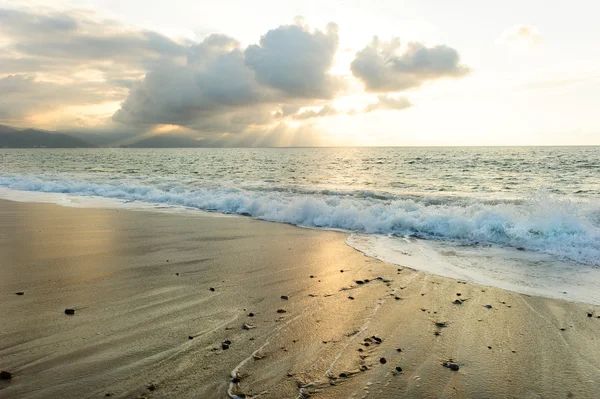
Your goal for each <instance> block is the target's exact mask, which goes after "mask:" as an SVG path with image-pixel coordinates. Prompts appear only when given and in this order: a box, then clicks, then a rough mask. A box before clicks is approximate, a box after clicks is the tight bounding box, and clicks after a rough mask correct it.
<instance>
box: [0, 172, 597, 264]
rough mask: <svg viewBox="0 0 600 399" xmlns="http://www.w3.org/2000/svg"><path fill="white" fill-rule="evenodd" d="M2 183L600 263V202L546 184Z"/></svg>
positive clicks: (7, 179)
mask: <svg viewBox="0 0 600 399" xmlns="http://www.w3.org/2000/svg"><path fill="white" fill-rule="evenodd" d="M0 186H3V187H7V188H10V189H16V190H25V191H39V192H48V193H64V194H71V195H81V196H100V197H105V198H114V199H120V200H124V201H142V202H146V203H152V204H169V205H177V206H184V207H189V208H196V209H201V210H205V211H217V212H223V213H230V214H239V215H248V216H252V217H255V218H257V219H262V220H267V221H273V222H283V223H291V224H294V225H298V226H305V227H316V228H330V229H342V230H346V231H352V232H359V233H366V234H392V235H408V236H413V237H418V238H426V239H439V240H452V241H458V242H463V243H466V244H500V245H507V246H512V247H516V248H520V249H526V250H530V251H538V252H543V253H548V254H552V255H554V256H556V257H558V258H559V259H563V260H572V261H575V262H579V263H583V264H588V265H593V266H600V204H598V203H581V202H578V203H575V202H571V201H568V200H561V199H556V198H553V197H552V196H550V195H549V194H548V193H545V192H540V193H538V194H536V195H535V196H532V197H531V198H527V199H525V200H522V201H519V202H485V201H481V200H477V199H468V200H467V199H463V200H462V201H460V202H457V201H450V200H448V201H444V200H440V199H439V198H438V200H437V201H431V199H427V197H423V198H422V199H420V198H419V197H418V196H411V197H409V198H399V197H394V198H393V199H391V198H390V197H389V196H387V195H382V196H379V195H370V193H366V192H359V194H358V195H356V196H348V195H331V194H332V193H333V192H331V191H328V192H327V194H326V195H325V194H324V193H323V192H322V193H319V192H318V191H315V192H313V193H312V194H302V193H298V192H294V191H293V190H290V191H285V190H275V191H268V190H264V189H263V190H252V189H244V188H241V187H204V188H189V187H185V186H184V185H181V184H180V183H176V182H163V183H156V182H155V183H153V184H148V183H146V184H144V183H139V182H137V183H136V182H133V181H124V180H116V179H109V180H108V181H102V182H98V181H88V180H85V179H65V178H52V177H48V176H22V175H10V176H7V175H0ZM338 194H341V193H338ZM365 194H367V195H365Z"/></svg>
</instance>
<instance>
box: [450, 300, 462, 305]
mask: <svg viewBox="0 0 600 399" xmlns="http://www.w3.org/2000/svg"><path fill="white" fill-rule="evenodd" d="M452 303H453V304H455V305H462V304H463V301H461V300H460V299H456V300H455V301H454V302H452Z"/></svg>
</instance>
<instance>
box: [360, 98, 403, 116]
mask: <svg viewBox="0 0 600 399" xmlns="http://www.w3.org/2000/svg"><path fill="white" fill-rule="evenodd" d="M410 107H412V103H411V102H410V101H408V99H407V98H406V97H398V98H394V97H390V96H389V95H379V96H377V102H376V103H374V104H369V105H368V106H367V107H366V108H365V112H373V111H377V110H394V111H401V110H404V109H407V108H410Z"/></svg>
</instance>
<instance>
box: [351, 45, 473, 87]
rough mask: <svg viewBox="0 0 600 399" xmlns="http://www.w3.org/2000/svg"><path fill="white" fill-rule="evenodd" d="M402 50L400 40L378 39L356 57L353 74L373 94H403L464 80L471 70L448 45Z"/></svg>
mask: <svg viewBox="0 0 600 399" xmlns="http://www.w3.org/2000/svg"><path fill="white" fill-rule="evenodd" d="M399 50H400V41H399V40H398V39H392V40H391V41H389V42H385V41H380V40H379V39H378V38H377V37H375V38H374V39H373V41H372V42H371V44H369V45H368V46H366V47H365V48H363V49H362V50H360V51H359V52H358V53H356V57H355V58H354V61H352V64H351V70H352V73H353V74H354V76H356V77H357V78H358V79H360V80H361V81H362V82H363V83H364V85H365V88H366V90H367V91H370V92H399V91H404V90H407V89H411V88H415V87H419V86H421V85H422V84H423V83H425V82H428V81H434V80H438V79H442V78H460V77H463V76H465V75H466V74H468V73H469V68H468V67H466V66H465V65H462V64H461V63H460V57H459V54H458V52H457V51H456V50H455V49H453V48H451V47H448V46H445V45H439V46H435V47H426V46H425V45H424V44H422V43H418V42H410V43H408V45H407V47H406V49H405V51H404V52H403V53H401V54H400V53H399Z"/></svg>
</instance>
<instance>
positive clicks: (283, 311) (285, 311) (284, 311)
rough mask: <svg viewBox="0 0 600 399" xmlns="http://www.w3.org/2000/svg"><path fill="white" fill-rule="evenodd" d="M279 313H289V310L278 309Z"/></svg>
mask: <svg viewBox="0 0 600 399" xmlns="http://www.w3.org/2000/svg"><path fill="white" fill-rule="evenodd" d="M277 313H287V310H285V309H277Z"/></svg>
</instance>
